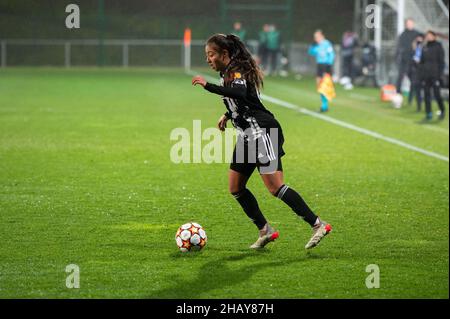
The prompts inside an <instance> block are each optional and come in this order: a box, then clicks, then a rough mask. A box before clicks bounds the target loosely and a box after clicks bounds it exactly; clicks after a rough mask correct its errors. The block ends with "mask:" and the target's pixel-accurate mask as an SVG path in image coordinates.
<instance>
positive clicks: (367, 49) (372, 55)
mask: <svg viewBox="0 0 450 319" xmlns="http://www.w3.org/2000/svg"><path fill="white" fill-rule="evenodd" d="M361 64H362V76H363V80H362V82H361V85H366V84H367V80H371V81H372V86H373V87H378V81H377V74H376V70H377V49H376V48H375V46H374V45H373V44H371V43H369V42H366V43H364V45H363V47H362V56H361Z"/></svg>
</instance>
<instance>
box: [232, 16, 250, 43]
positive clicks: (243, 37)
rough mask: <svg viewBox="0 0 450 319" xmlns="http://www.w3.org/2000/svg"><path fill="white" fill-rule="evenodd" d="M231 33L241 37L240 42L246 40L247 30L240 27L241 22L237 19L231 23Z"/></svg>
mask: <svg viewBox="0 0 450 319" xmlns="http://www.w3.org/2000/svg"><path fill="white" fill-rule="evenodd" d="M231 34H234V35H235V36H238V37H239V39H241V41H242V42H244V43H245V41H246V40H247V38H246V37H247V30H245V29H244V28H242V23H241V22H239V21H236V22H235V23H234V24H233V31H231Z"/></svg>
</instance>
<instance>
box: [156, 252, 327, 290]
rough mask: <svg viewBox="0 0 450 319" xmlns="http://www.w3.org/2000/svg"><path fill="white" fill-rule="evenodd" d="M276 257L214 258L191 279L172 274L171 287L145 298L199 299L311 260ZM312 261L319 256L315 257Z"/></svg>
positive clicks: (264, 254) (249, 254)
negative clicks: (280, 268)
mask: <svg viewBox="0 0 450 319" xmlns="http://www.w3.org/2000/svg"><path fill="white" fill-rule="evenodd" d="M173 258H184V257H180V255H179V254H177V255H173ZM188 258H189V257H188ZM276 258H278V257H276ZM276 258H273V257H271V252H270V251H268V250H261V251H250V252H245V253H240V254H238V255H233V256H227V257H224V258H219V259H214V260H213V261H209V262H206V263H205V264H204V265H202V266H201V268H200V270H199V271H198V273H197V276H196V277H195V278H194V279H190V280H186V279H183V278H182V276H180V275H178V274H177V275H174V277H172V278H171V279H170V280H171V281H172V282H176V284H175V285H174V286H172V287H168V288H165V289H161V290H158V291H156V292H155V293H154V295H153V296H150V297H149V298H167V299H171V298H183V299H195V298H199V297H200V294H199V293H200V292H201V295H202V296H203V297H204V296H205V295H207V293H208V292H209V291H211V290H214V289H218V288H220V289H227V288H230V287H232V286H234V285H238V284H242V283H243V282H245V281H247V280H249V279H250V278H251V277H252V276H254V275H255V274H256V273H257V272H260V271H263V270H264V269H268V268H274V267H284V266H287V265H290V264H293V263H298V262H304V261H305V260H308V259H309V258H311V256H294V257H291V258H289V259H285V258H283V259H276ZM313 258H320V257H317V256H316V257H313ZM244 260H245V262H246V264H242V265H241V264H240V263H241V262H242V261H244ZM251 260H254V262H251ZM268 260H269V261H268ZM249 262H251V263H249ZM187 271H189V270H187ZM269 280H270V278H269ZM267 284H268V283H267V282H261V287H264V286H266V285H267Z"/></svg>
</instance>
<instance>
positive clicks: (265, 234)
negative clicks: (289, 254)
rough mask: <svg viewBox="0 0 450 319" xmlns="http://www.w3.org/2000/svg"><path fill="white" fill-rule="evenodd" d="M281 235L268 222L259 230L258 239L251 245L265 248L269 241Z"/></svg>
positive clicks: (252, 247) (254, 247) (256, 247)
mask: <svg viewBox="0 0 450 319" xmlns="http://www.w3.org/2000/svg"><path fill="white" fill-rule="evenodd" d="M278 237H279V233H278V232H277V231H275V230H274V229H273V228H272V227H270V226H269V224H266V225H265V226H264V228H263V229H261V230H260V231H259V238H258V240H257V241H256V242H255V243H254V244H253V245H251V246H250V248H251V249H261V248H264V246H266V245H267V244H268V243H270V242H272V241H274V240H275V239H277V238H278Z"/></svg>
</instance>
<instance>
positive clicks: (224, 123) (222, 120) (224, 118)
mask: <svg viewBox="0 0 450 319" xmlns="http://www.w3.org/2000/svg"><path fill="white" fill-rule="evenodd" d="M227 122H228V117H227V116H226V115H222V116H221V117H220V119H219V122H217V127H218V128H219V130H221V131H225V128H226V127H227Z"/></svg>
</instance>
